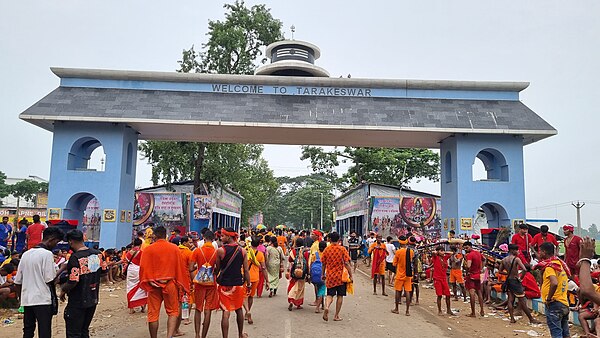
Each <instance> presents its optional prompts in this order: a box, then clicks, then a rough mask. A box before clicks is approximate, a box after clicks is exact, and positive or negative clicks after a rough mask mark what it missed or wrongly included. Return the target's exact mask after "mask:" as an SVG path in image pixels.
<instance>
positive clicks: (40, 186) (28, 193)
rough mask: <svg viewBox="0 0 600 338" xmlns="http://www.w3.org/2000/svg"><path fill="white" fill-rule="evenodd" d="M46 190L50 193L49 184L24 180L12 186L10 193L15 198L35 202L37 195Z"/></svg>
mask: <svg viewBox="0 0 600 338" xmlns="http://www.w3.org/2000/svg"><path fill="white" fill-rule="evenodd" d="M44 189H45V190H46V191H48V184H47V183H39V182H37V181H34V180H22V181H19V182H17V183H15V184H13V185H11V186H10V192H11V194H12V195H13V196H14V197H15V198H17V199H19V198H23V199H25V200H26V201H28V202H31V201H33V200H34V199H35V197H36V195H37V193H38V192H43V190H44Z"/></svg>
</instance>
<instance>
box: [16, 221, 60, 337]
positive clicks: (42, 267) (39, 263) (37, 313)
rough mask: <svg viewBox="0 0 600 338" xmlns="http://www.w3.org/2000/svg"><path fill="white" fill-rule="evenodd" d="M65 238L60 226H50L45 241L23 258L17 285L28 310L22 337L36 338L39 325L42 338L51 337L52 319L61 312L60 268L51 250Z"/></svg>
mask: <svg viewBox="0 0 600 338" xmlns="http://www.w3.org/2000/svg"><path fill="white" fill-rule="evenodd" d="M63 237H64V233H63V232H62V231H61V230H60V229H59V228H58V227H48V228H46V229H45V230H44V232H43V240H42V242H41V243H40V244H38V245H36V246H35V247H33V248H31V249H29V250H27V251H26V252H25V253H24V254H23V255H22V256H21V262H20V263H19V268H18V269H17V275H16V276H15V285H16V286H17V293H18V294H20V297H19V298H20V299H21V306H23V308H24V309H25V313H24V316H23V338H33V336H34V333H35V326H36V322H37V326H38V337H39V338H50V337H51V336H52V316H54V315H55V314H56V312H57V310H58V300H57V298H56V291H55V290H54V284H53V281H54V278H56V273H57V268H56V265H55V264H54V255H53V254H52V249H54V247H56V245H57V244H58V242H60V241H62V240H63ZM53 304H55V305H53Z"/></svg>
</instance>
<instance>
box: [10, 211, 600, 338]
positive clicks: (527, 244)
mask: <svg viewBox="0 0 600 338" xmlns="http://www.w3.org/2000/svg"><path fill="white" fill-rule="evenodd" d="M3 221H4V220H3ZM3 223H4V222H3ZM1 226H2V224H0V227H1ZM25 226H27V229H26V230H25V231H24V233H25V234H26V236H25V243H21V244H18V245H19V246H18V248H15V250H12V251H11V250H9V249H8V248H6V246H7V245H6V244H8V243H7V242H6V241H0V245H3V244H4V248H0V249H4V251H5V252H4V253H3V256H2V257H0V264H1V265H0V301H5V300H7V299H9V298H10V297H11V295H12V297H14V298H16V299H18V300H19V301H20V305H21V307H22V310H23V313H24V317H23V332H24V337H33V336H34V332H35V330H36V326H37V330H38V336H39V337H50V335H51V323H52V318H53V316H54V315H56V314H57V312H58V303H59V301H63V302H64V301H67V299H68V301H67V306H66V308H65V310H64V321H65V327H66V335H67V337H88V336H89V326H90V323H91V321H92V319H93V317H94V313H95V309H96V306H97V304H98V298H99V289H100V283H101V278H102V279H104V281H105V283H108V284H111V283H115V282H117V281H119V279H122V280H126V285H127V293H126V297H127V306H128V308H129V311H130V313H135V312H136V310H139V311H141V312H147V321H148V328H149V333H150V336H151V337H153V338H154V337H157V335H158V328H159V327H158V326H159V325H158V323H159V313H160V309H161V306H164V308H165V311H166V313H167V316H168V318H167V337H176V336H179V335H182V332H181V330H180V326H181V325H182V324H183V325H185V324H191V323H193V324H194V329H195V332H196V337H206V336H207V335H208V332H209V329H210V323H211V317H212V312H213V311H216V310H221V311H222V317H221V334H222V336H223V337H228V336H229V331H230V330H229V328H230V327H229V321H230V316H231V314H232V312H235V317H236V323H237V335H238V336H239V337H245V336H246V334H245V333H244V325H245V323H247V324H246V325H253V324H254V320H255V318H253V316H252V309H253V305H254V303H255V301H256V298H262V297H263V295H265V297H264V298H275V297H277V296H278V292H279V294H281V290H280V284H281V279H283V278H286V279H287V281H288V282H287V285H288V286H287V290H286V291H287V292H286V296H287V297H286V298H287V306H288V307H287V308H288V310H289V311H295V310H301V309H303V307H304V306H305V297H306V290H307V289H309V290H310V291H309V294H310V295H313V294H314V301H313V302H312V303H310V304H308V305H309V306H312V307H314V312H316V313H322V318H323V320H325V321H329V319H330V310H331V309H332V308H331V306H332V304H333V303H334V302H335V312H334V315H333V317H332V320H333V321H341V320H342V317H341V309H342V305H343V299H344V298H343V297H344V296H346V295H348V294H352V293H353V289H354V284H353V273H354V272H355V271H356V269H357V265H358V262H359V261H360V260H361V258H362V260H363V262H364V265H365V267H367V268H368V269H370V272H371V278H372V285H373V294H374V295H377V294H378V292H380V293H381V295H383V296H388V293H387V292H386V287H387V288H391V289H393V291H394V292H393V295H394V297H393V304H394V307H393V309H392V310H391V312H392V313H394V314H399V313H400V307H401V306H402V305H403V302H404V305H405V308H404V309H403V310H404V314H405V315H406V316H410V309H411V303H413V302H414V303H415V304H418V303H419V286H420V282H429V283H432V286H433V288H434V290H435V294H436V297H437V299H436V300H437V302H436V303H437V310H438V313H439V314H440V315H443V314H444V311H443V310H445V313H446V314H447V315H450V316H455V315H456V314H455V313H454V312H453V310H452V306H451V302H452V301H458V300H459V298H462V301H464V302H468V303H469V305H470V310H471V311H470V313H469V314H468V315H467V316H469V317H477V316H481V317H483V316H484V315H485V305H488V306H493V307H495V308H496V309H505V310H506V311H507V313H508V315H509V317H510V321H511V322H512V323H514V322H516V318H515V309H517V310H518V311H519V312H521V313H522V314H523V315H525V316H526V317H527V319H528V320H529V322H530V323H533V324H537V323H538V321H537V320H536V319H535V318H534V316H533V315H532V314H531V310H530V309H529V308H528V306H527V303H526V299H527V298H529V299H533V298H541V299H542V301H543V302H544V305H545V315H546V323H547V325H548V327H549V329H550V332H551V335H552V337H568V336H569V326H568V315H569V313H570V310H576V311H579V314H578V315H579V320H580V322H581V324H582V327H583V329H584V331H585V332H586V334H588V335H589V336H590V337H595V329H594V326H596V325H592V326H591V327H590V325H589V322H588V321H591V320H593V321H594V322H599V321H600V319H598V310H599V309H600V297H599V296H598V293H597V290H598V289H599V287H598V286H597V285H598V283H599V281H598V279H599V278H600V269H598V266H597V261H595V260H593V258H594V255H595V252H594V249H595V246H593V245H595V244H594V241H593V240H591V239H587V238H586V239H582V238H580V237H578V236H575V235H574V228H573V226H572V225H569V224H568V225H565V226H564V227H563V231H564V233H565V235H566V237H565V239H564V243H563V244H564V247H565V252H564V259H561V258H559V257H558V252H559V250H558V246H559V242H558V240H557V238H556V237H555V236H554V235H552V234H551V233H549V231H548V227H547V226H542V227H541V229H540V230H541V232H540V233H539V234H536V235H535V236H531V235H530V234H529V233H528V227H527V225H524V224H523V225H520V227H519V231H518V232H517V233H516V234H514V235H513V237H512V238H511V240H510V244H502V245H500V246H499V248H498V249H497V250H491V249H490V248H486V247H484V246H482V245H481V244H480V243H479V242H478V241H477V239H478V238H476V237H474V238H473V239H472V241H471V240H466V239H464V238H463V239H460V238H456V237H455V236H454V234H453V233H452V232H451V233H449V238H448V239H446V240H442V241H439V242H437V243H428V242H426V241H423V240H422V238H419V237H418V236H412V234H410V233H407V234H406V236H405V235H401V236H399V237H397V238H393V237H391V236H389V237H387V238H385V240H384V238H382V236H381V235H378V234H376V233H370V234H369V235H368V236H362V237H361V236H359V235H358V234H356V233H351V234H349V236H347V237H346V238H341V236H340V234H338V233H336V232H331V233H328V234H324V233H322V232H321V231H318V230H312V231H295V230H292V231H287V230H284V229H261V230H252V231H246V230H242V231H241V232H240V233H237V232H235V231H234V230H233V229H232V228H225V229H219V230H218V231H216V232H213V231H212V230H209V229H208V228H205V229H203V230H202V231H201V233H200V234H199V235H196V234H193V233H189V234H185V235H182V234H181V233H180V232H179V231H177V230H175V231H173V232H171V234H168V233H167V229H166V228H164V227H162V226H156V227H154V226H153V225H149V226H148V227H147V228H146V230H145V231H139V232H138V233H137V236H136V238H134V240H133V241H132V242H131V243H130V244H129V245H128V246H126V247H124V248H121V249H120V250H117V249H106V250H104V249H102V248H96V247H94V248H88V247H87V246H86V245H85V243H84V236H83V233H82V232H81V231H79V230H71V231H69V232H68V233H67V234H66V235H65V234H64V233H63V232H62V231H61V230H60V229H59V228H58V227H46V226H45V225H44V224H43V223H41V222H40V220H39V217H34V223H33V224H27V225H25V224H24V223H23V227H25ZM32 228H33V229H34V231H29V230H30V229H32ZM36 228H40V230H41V231H38V230H37V229H36ZM7 233H8V234H10V232H7ZM38 233H39V236H38V235H37V234H38ZM2 238H4V239H6V236H4V237H2ZM2 238H0V240H1V239H2ZM64 241H66V243H68V245H64V244H63V245H62V246H61V245H59V243H61V242H62V243H64ZM13 243H14V241H13ZM17 249H20V250H17ZM311 285H312V287H311ZM379 290H380V291H379ZM492 290H495V291H496V292H497V293H500V292H505V293H506V294H507V300H506V301H504V302H502V303H494V300H495V299H494V298H493V297H492ZM163 304H164V305H163ZM442 305H445V306H444V307H443V306H442ZM192 317H193V320H192ZM599 323H600V322H599Z"/></svg>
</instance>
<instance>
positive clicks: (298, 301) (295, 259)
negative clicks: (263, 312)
mask: <svg viewBox="0 0 600 338" xmlns="http://www.w3.org/2000/svg"><path fill="white" fill-rule="evenodd" d="M298 255H300V256H298ZM302 257H303V258H304V259H302ZM308 258H309V250H308V249H305V248H304V241H303V240H302V238H297V239H296V248H294V249H292V250H291V251H290V257H289V262H290V269H289V271H288V272H286V274H285V277H286V278H287V279H288V280H289V284H288V303H289V304H290V305H289V306H288V310H290V311H292V309H293V308H294V306H296V308H297V309H302V304H304V288H305V286H306V276H307V273H308Z"/></svg>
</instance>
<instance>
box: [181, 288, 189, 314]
mask: <svg viewBox="0 0 600 338" xmlns="http://www.w3.org/2000/svg"><path fill="white" fill-rule="evenodd" d="M189 318H190V303H189V300H188V296H187V294H184V295H183V300H182V303H181V319H189Z"/></svg>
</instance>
